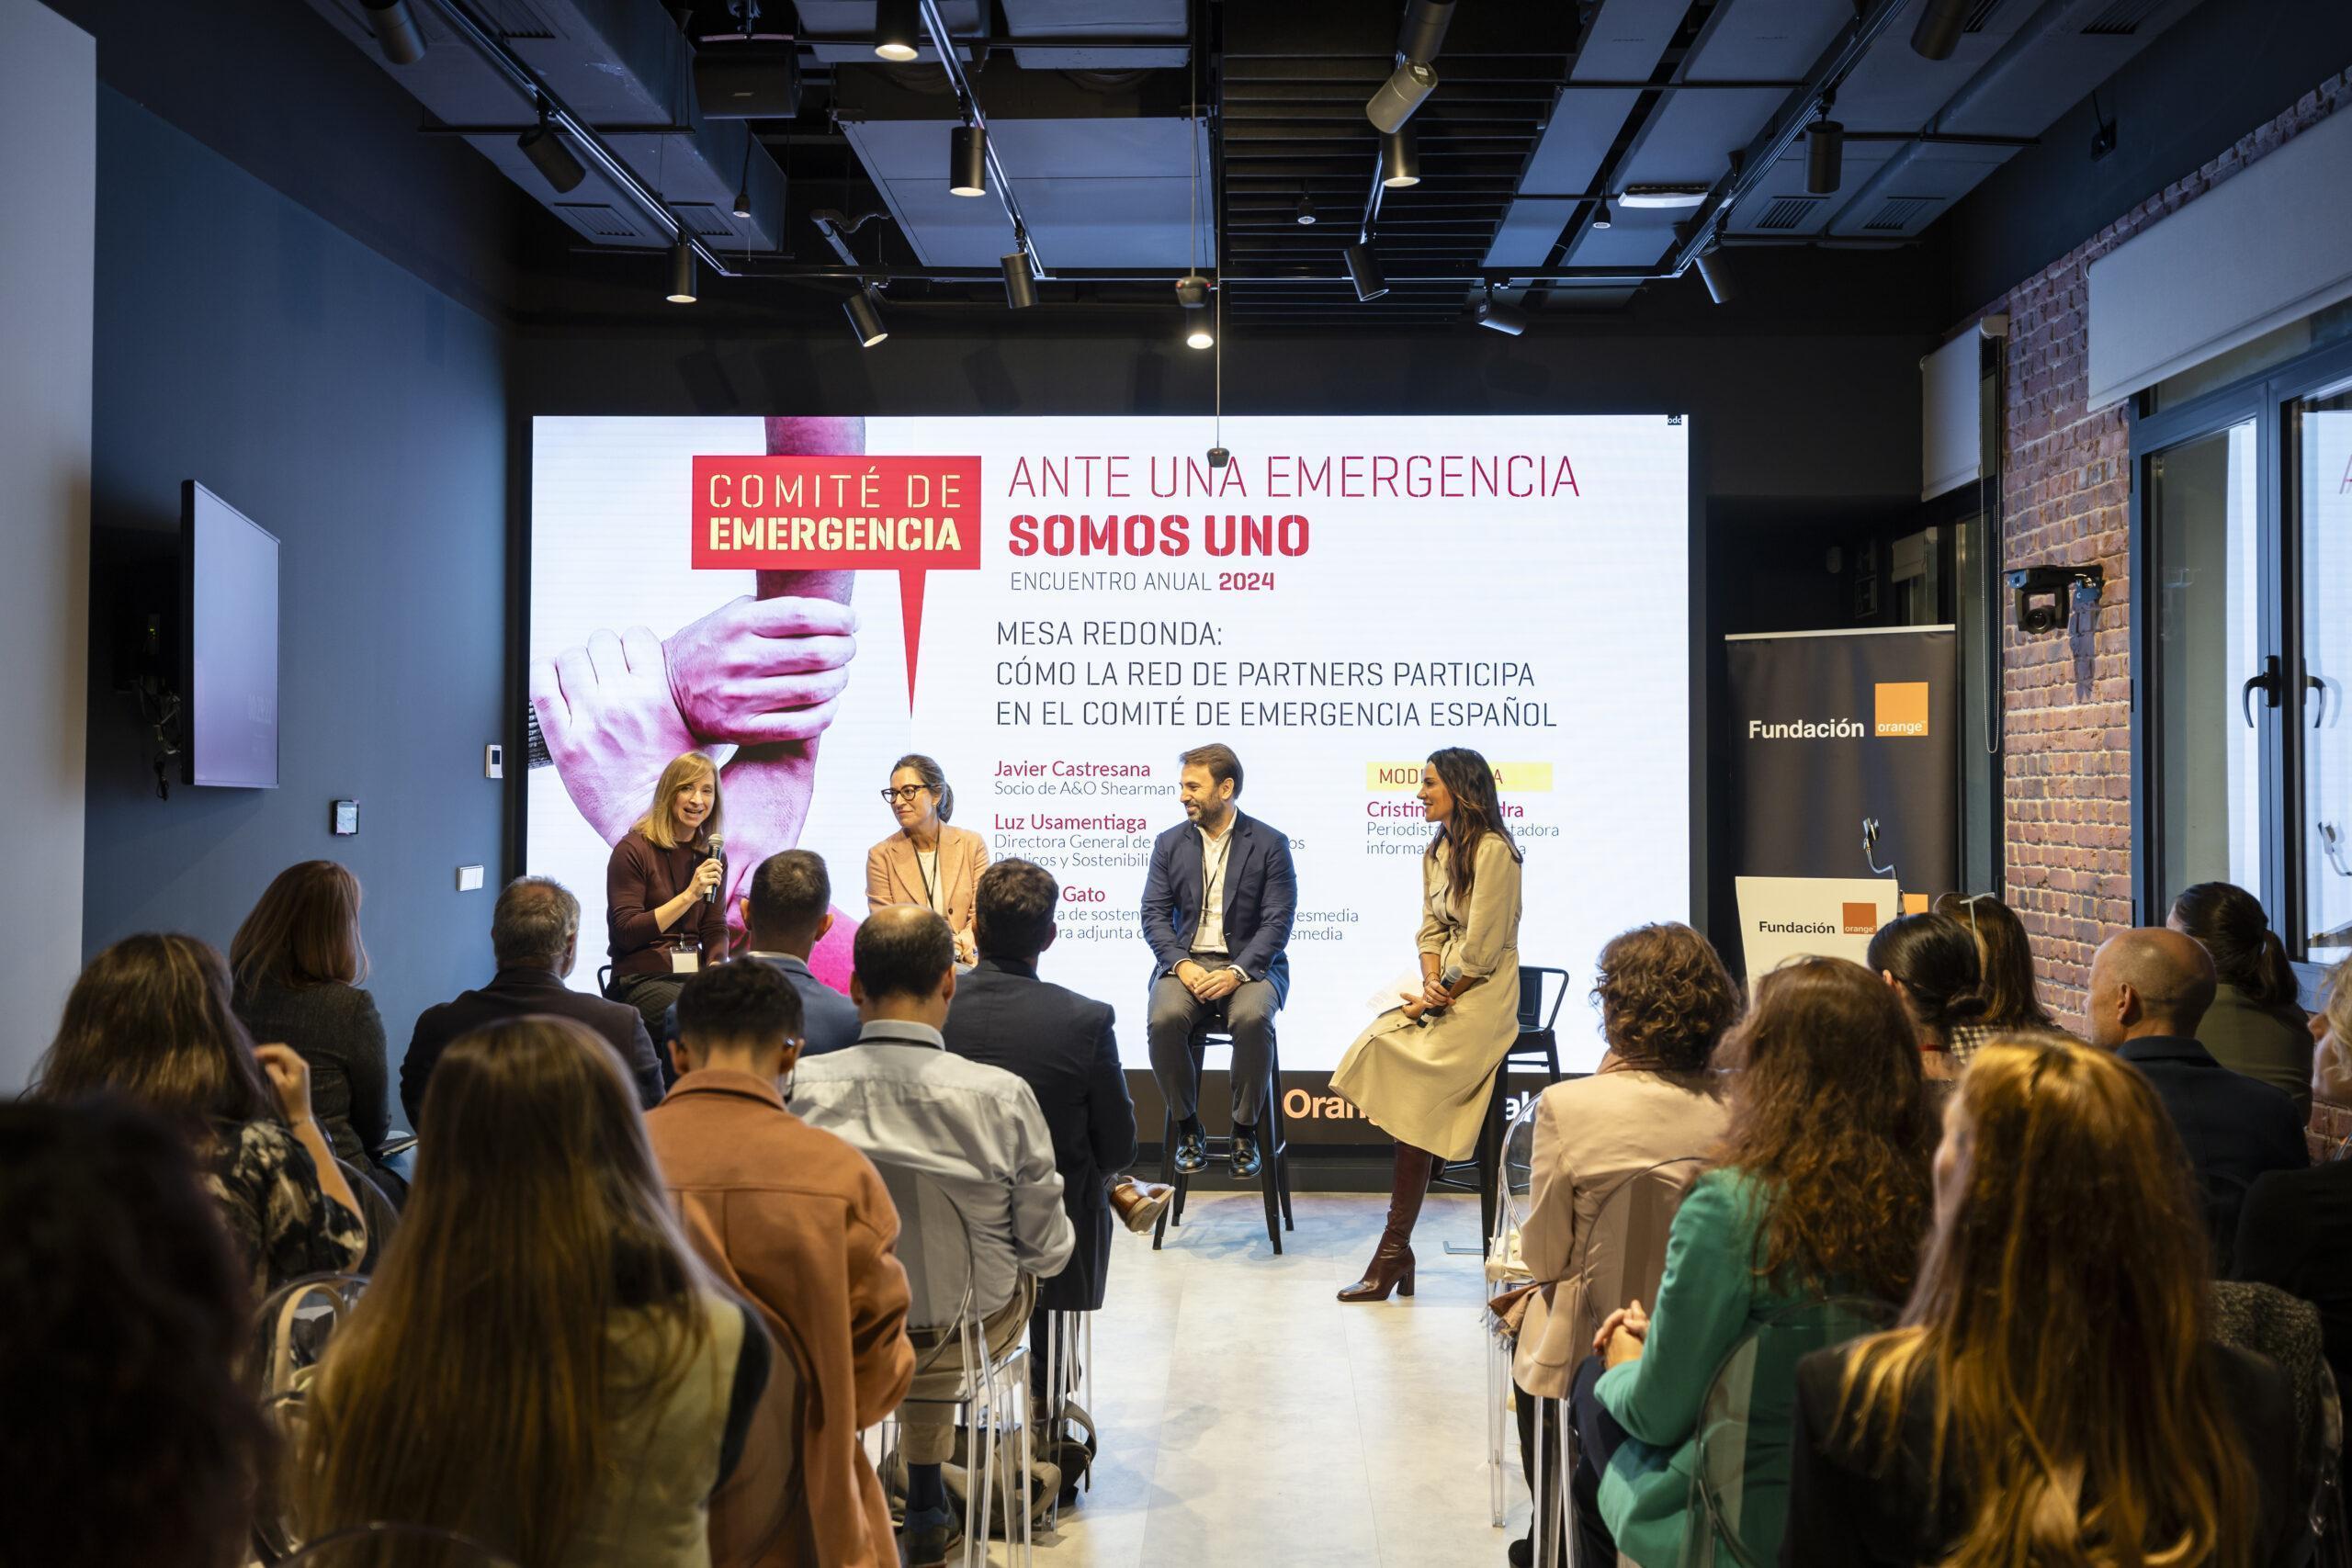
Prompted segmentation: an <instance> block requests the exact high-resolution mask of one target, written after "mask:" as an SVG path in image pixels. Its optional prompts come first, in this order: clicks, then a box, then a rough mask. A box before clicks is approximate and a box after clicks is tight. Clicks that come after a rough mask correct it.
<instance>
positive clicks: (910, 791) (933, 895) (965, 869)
mask: <svg viewBox="0 0 2352 1568" xmlns="http://www.w3.org/2000/svg"><path fill="white" fill-rule="evenodd" d="M882 798H883V800H884V802H886V803H887V804H888V806H889V807H890V814H891V815H892V816H893V817H896V818H898V819H899V830H898V831H897V832H895V833H893V834H891V835H890V836H889V837H888V838H887V839H885V840H882V841H881V842H880V843H878V844H876V845H875V846H874V847H873V848H872V849H870V850H868V851H866V852H865V907H866V909H867V911H868V912H869V913H870V912H872V911H874V910H877V909H887V908H890V907H891V906H892V905H894V904H921V905H922V906H924V907H925V908H930V909H934V910H936V911H938V913H939V914H940V916H941V917H942V918H944V919H945V920H946V921H947V927H948V929H949V930H950V931H954V932H955V933H956V963H958V964H970V963H972V962H973V961H974V960H975V959H976V958H977V956H978V950H977V949H976V947H975V945H974V943H973V939H972V906H973V901H974V899H975V898H976V897H978V893H979V886H980V872H981V870H982V869H983V868H984V867H986V866H987V864H988V863H989V843H988V840H986V839H983V838H981V837H980V836H979V835H978V833H975V832H973V831H971V830H970V829H967V828H951V827H949V826H948V825H947V818H950V817H952V816H954V815H955V812H956V792H955V790H953V789H951V788H950V787H948V784H947V774H946V772H945V771H944V769H942V768H941V767H940V765H939V764H938V763H937V762H934V761H932V760H931V759H930V758H929V757H926V756H924V755H922V753H921V752H919V751H916V752H910V753H909V754H908V755H906V756H904V757H901V758H899V761H898V763H897V765H896V766H894V767H892V768H891V770H890V787H889V788H888V789H886V790H884V791H883V792H882Z"/></svg>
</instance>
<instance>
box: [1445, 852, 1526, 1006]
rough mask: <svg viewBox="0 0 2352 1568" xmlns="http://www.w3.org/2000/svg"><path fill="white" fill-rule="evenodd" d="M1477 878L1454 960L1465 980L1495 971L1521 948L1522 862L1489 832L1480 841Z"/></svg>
mask: <svg viewBox="0 0 2352 1568" xmlns="http://www.w3.org/2000/svg"><path fill="white" fill-rule="evenodd" d="M1476 859H1477V866H1478V872H1477V877H1476V880H1475V881H1474V882H1472V883H1471V885H1470V909H1469V913H1468V915H1467V916H1466V917H1465V918H1464V921H1463V926H1462V936H1461V940H1460V941H1459V942H1457V943H1456V944H1455V946H1454V950H1453V962H1454V963H1456V964H1460V965H1462V975H1463V978H1464V979H1479V978H1483V977H1485V976H1490V975H1492V974H1494V972H1495V971H1496V970H1497V969H1498V968H1499V967H1501V965H1502V964H1503V962H1504V960H1505V959H1506V958H1508V957H1509V956H1510V954H1512V953H1517V952H1518V951H1519V872H1520V866H1519V862H1518V861H1517V860H1516V859H1515V858H1513V857H1512V855H1511V852H1510V847H1509V846H1508V845H1506V844H1505V843H1504V842H1503V841H1502V839H1501V838H1500V837H1499V836H1498V835H1497V834H1493V833H1489V834H1487V837H1486V838H1485V839H1484V840H1481V841H1480V842H1479V845H1478V849H1477V853H1476Z"/></svg>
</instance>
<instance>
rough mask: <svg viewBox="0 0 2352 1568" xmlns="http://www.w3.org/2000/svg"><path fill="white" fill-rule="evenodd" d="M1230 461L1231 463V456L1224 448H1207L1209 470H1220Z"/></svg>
mask: <svg viewBox="0 0 2352 1568" xmlns="http://www.w3.org/2000/svg"><path fill="white" fill-rule="evenodd" d="M1231 461H1233V454H1232V453H1231V452H1229V451H1227V450H1226V448H1224V447H1222V446H1212V447H1210V448H1209V467H1210V468H1223V467H1225V466H1226V465H1227V463H1230V462H1231Z"/></svg>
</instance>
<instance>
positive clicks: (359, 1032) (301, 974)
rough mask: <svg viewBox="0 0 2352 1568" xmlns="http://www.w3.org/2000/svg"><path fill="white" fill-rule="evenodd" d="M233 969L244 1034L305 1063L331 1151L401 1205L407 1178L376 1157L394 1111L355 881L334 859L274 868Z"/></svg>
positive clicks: (239, 938)
mask: <svg viewBox="0 0 2352 1568" xmlns="http://www.w3.org/2000/svg"><path fill="white" fill-rule="evenodd" d="M229 970H230V973H231V975H232V976H234V978H235V981H236V1006H237V1016H238V1018H240V1019H242V1020H243V1021H244V1025H245V1028H246V1030H247V1032H250V1033H251V1034H252V1035H253V1037H254V1039H256V1040H276V1041H279V1042H282V1043H285V1044H287V1045H290V1046H292V1047H293V1048H294V1053H295V1055H299V1056H300V1057H301V1058H302V1060H304V1061H305V1062H308V1063H309V1064H310V1065H311V1110H312V1111H314V1112H315V1113H316V1114H317V1116H318V1119H319V1125H320V1126H322V1127H323V1128H324V1129H325V1130H326V1134H327V1143H328V1145H329V1146H331V1147H332V1148H333V1149H334V1153H335V1157H336V1158H337V1159H339V1160H341V1161H343V1163H344V1164H345V1165H346V1166H349V1167H352V1168H355V1169H356V1170H357V1171H358V1172H359V1173H360V1175H362V1176H363V1177H365V1178H367V1179H368V1180H369V1181H372V1182H374V1183H375V1184H376V1186H377V1187H378V1189H379V1190H381V1191H382V1192H383V1193H384V1195H385V1196H386V1197H387V1198H389V1199H390V1200H391V1201H393V1202H394V1203H396V1204H397V1203H398V1202H399V1201H400V1200H401V1197H402V1196H403V1195H404V1194H406V1192H407V1191H408V1184H407V1183H406V1182H405V1181H402V1180H401V1178H400V1177H399V1175H398V1174H397V1173H395V1172H393V1171H392V1170H390V1169H389V1168H386V1167H384V1166H382V1165H380V1164H379V1163H378V1162H377V1157H376V1156H377V1151H378V1150H379V1149H380V1148H382V1147H383V1146H384V1143H385V1140H386V1139H388V1138H389V1137H390V1135H391V1116H390V1111H389V1109H388V1106H389V1103H390V1095H389V1093H388V1089H387V1083H386V1078H387V1073H386V1069H385V1065H384V1020H383V1017H382V1015H381V1014H379V1013H378V1012H377V1010H376V998H373V997H371V996H369V995H368V993H367V992H365V991H363V990H361V989H360V988H359V982H360V981H362V980H364V979H366V978H367V977H368V950H367V948H366V947H364V946H363V945H361V943H360V941H359V879H358V878H357V877H356V876H354V875H352V874H351V872H350V870H349V868H347V867H345V866H343V865H339V864H337V863H335V862H334V861H331V860H306V861H304V862H302V863H300V864H299V865H289V866H288V867H287V868H286V869H285V870H284V871H281V872H279V873H278V874H277V877H276V879H274V880H273V881H272V882H271V883H270V885H269V886H268V888H267V889H266V891H264V893H263V894H262V896H261V902H259V903H257V904H255V905H254V910H253V913H252V914H250V915H247V916H246V917H245V923H244V924H243V925H242V926H239V927H238V928H237V935H236V939H235V940H234V941H232V942H230V943H229Z"/></svg>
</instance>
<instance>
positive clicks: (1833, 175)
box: [1804, 99, 1846, 196]
mask: <svg viewBox="0 0 2352 1568" xmlns="http://www.w3.org/2000/svg"><path fill="white" fill-rule="evenodd" d="M1845 173H1846V128H1845V127H1844V126H1842V125H1840V124H1838V122H1837V121H1836V120H1834V119H1831V118H1829V103H1828V100H1827V99H1824V100H1823V101H1822V105H1821V118H1818V119H1816V120H1815V121H1814V122H1813V123H1812V124H1811V125H1809V126H1807V127H1806V128H1805V133H1804V188H1805V192H1806V194H1808V195H1810V196H1829V195H1832V194H1833V193H1835V192H1836V190H1837V189H1838V182H1839V181H1840V180H1841V179H1843V178H1844V177H1845Z"/></svg>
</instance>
